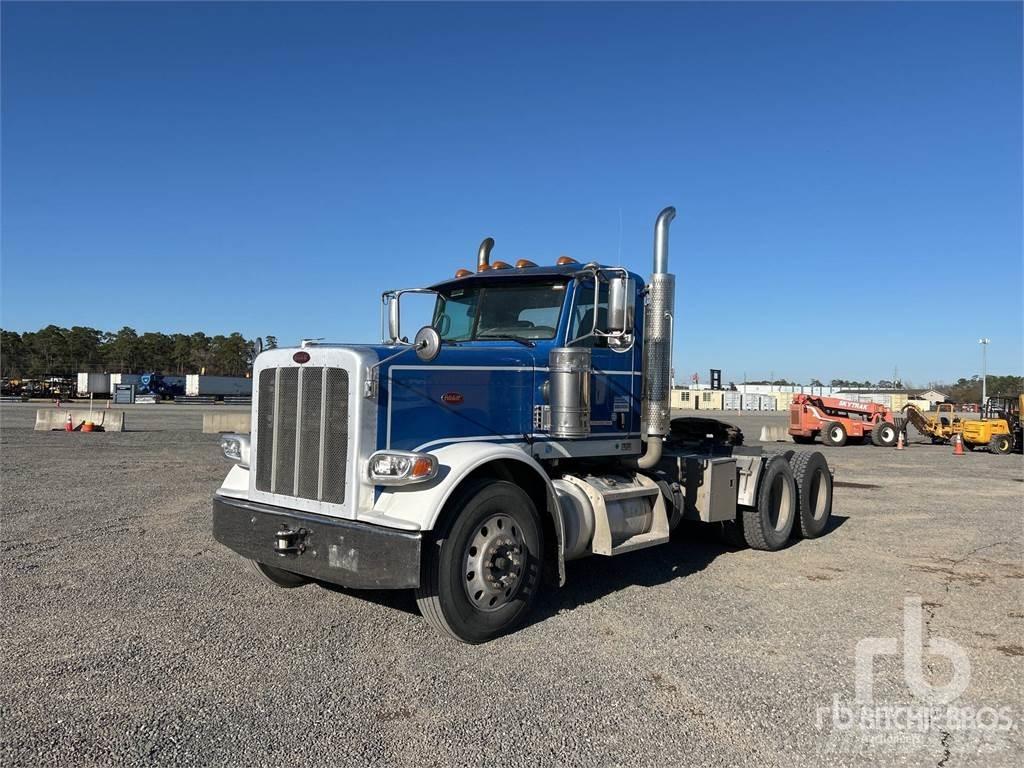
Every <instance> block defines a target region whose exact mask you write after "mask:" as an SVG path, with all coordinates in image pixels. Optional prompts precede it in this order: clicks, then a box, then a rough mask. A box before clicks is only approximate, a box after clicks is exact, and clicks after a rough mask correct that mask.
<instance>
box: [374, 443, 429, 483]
mask: <svg viewBox="0 0 1024 768" xmlns="http://www.w3.org/2000/svg"><path fill="white" fill-rule="evenodd" d="M368 470H369V475H370V482H372V483H373V484H374V485H407V484H409V483H422V482H423V481H425V480H430V479H432V478H433V477H434V476H435V475H436V474H437V458H435V457H434V456H431V455H430V454H429V453H410V452H408V451H378V452H377V453H375V454H373V455H372V456H371V457H370V461H369V465H368Z"/></svg>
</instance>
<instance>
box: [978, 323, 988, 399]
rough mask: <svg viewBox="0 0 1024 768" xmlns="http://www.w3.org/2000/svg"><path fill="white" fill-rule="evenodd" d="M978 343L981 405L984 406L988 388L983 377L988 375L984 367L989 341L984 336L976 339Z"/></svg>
mask: <svg viewBox="0 0 1024 768" xmlns="http://www.w3.org/2000/svg"><path fill="white" fill-rule="evenodd" d="M978 343H979V344H981V407H982V409H984V408H985V401H986V400H987V399H988V388H987V386H986V381H985V377H986V376H987V375H988V374H987V371H986V367H987V364H988V360H987V355H986V352H987V351H988V345H989V344H990V343H991V342H990V341H989V340H988V339H986V338H980V339H978Z"/></svg>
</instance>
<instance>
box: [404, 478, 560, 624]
mask: <svg viewBox="0 0 1024 768" xmlns="http://www.w3.org/2000/svg"><path fill="white" fill-rule="evenodd" d="M445 511H446V513H448V514H447V515H446V520H445V522H444V523H442V526H441V528H440V529H439V530H438V531H437V534H436V537H435V538H434V540H433V541H432V542H430V543H428V544H427V545H426V546H425V548H424V552H423V572H422V576H421V578H420V586H419V588H418V589H417V590H416V604H417V605H418V606H419V609H420V613H421V614H423V618H424V619H426V621H427V623H428V624H430V625H431V626H432V627H434V628H435V629H436V630H438V631H439V632H441V633H442V634H447V635H449V636H451V637H453V638H455V639H456V640H461V641H462V642H465V643H484V642H487V641H488V640H491V639H493V638H495V637H498V636H499V635H503V634H505V633H507V632H508V631H510V630H511V629H513V628H514V627H515V626H516V625H518V624H519V623H520V622H521V621H522V620H523V618H525V616H526V614H527V613H528V612H529V610H530V608H531V606H532V605H533V602H534V599H535V598H536V596H537V592H538V590H539V588H540V583H541V575H542V570H543V560H542V557H543V552H544V533H543V528H542V527H541V524H540V517H539V515H538V513H537V508H536V506H535V505H534V503H533V500H532V499H531V498H530V497H529V496H528V495H527V494H526V492H525V491H523V490H522V489H521V488H519V487H518V486H516V485H513V484H512V483H509V482H506V481H504V480H493V479H490V478H483V479H480V480H477V481H475V482H471V483H470V484H468V485H467V486H466V487H464V488H463V489H462V490H461V491H460V492H459V493H457V494H456V496H455V498H454V499H453V500H452V501H450V502H449V505H448V506H447V507H446V510H445Z"/></svg>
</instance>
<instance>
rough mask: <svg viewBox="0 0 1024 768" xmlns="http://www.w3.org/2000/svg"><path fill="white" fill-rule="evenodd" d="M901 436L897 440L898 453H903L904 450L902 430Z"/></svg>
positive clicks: (901, 431)
mask: <svg viewBox="0 0 1024 768" xmlns="http://www.w3.org/2000/svg"><path fill="white" fill-rule="evenodd" d="M899 435H900V436H899V439H897V440H896V450H897V451H902V450H903V430H902V429H901V430H900V432H899Z"/></svg>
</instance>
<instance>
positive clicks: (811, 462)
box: [789, 451, 832, 539]
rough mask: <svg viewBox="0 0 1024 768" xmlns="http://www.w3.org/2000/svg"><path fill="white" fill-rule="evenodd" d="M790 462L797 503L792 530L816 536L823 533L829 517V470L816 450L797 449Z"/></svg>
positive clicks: (804, 536)
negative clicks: (795, 517)
mask: <svg viewBox="0 0 1024 768" xmlns="http://www.w3.org/2000/svg"><path fill="white" fill-rule="evenodd" d="M789 463H790V466H791V467H792V468H793V480H794V482H795V483H796V494H797V507H798V513H797V522H796V525H794V527H793V533H794V534H796V535H799V536H800V537H801V538H804V539H816V538H818V537H819V536H822V535H823V534H824V533H825V531H826V529H827V528H828V523H829V519H830V518H831V517H832V473H831V472H830V471H829V468H828V462H827V461H825V457H824V456H823V455H822V454H821V453H819V452H818V451H797V452H795V453H794V454H793V455H792V457H791V458H790V460H789Z"/></svg>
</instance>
